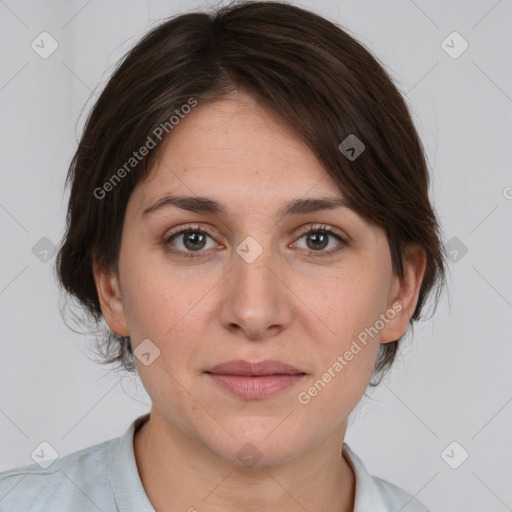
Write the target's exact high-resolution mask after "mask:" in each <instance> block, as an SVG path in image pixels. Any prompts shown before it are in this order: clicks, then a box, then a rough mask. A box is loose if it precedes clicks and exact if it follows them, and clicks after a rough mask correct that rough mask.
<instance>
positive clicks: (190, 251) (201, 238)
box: [164, 226, 217, 258]
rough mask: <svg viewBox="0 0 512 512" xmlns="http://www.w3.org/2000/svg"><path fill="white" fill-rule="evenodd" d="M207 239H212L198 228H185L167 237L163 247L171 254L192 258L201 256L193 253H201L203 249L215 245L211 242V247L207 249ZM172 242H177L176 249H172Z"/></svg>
mask: <svg viewBox="0 0 512 512" xmlns="http://www.w3.org/2000/svg"><path fill="white" fill-rule="evenodd" d="M208 238H210V239H212V237H211V235H209V234H208V233H207V232H206V231H204V230H202V229H199V227H194V226H187V227H186V228H184V229H181V230H179V231H177V232H174V233H171V234H170V235H169V236H167V237H166V238H165V240H164V246H165V249H166V250H167V251H169V252H170V253H172V254H176V255H178V256H185V257H191V258H194V257H197V256H200V255H201V254H194V253H202V252H204V251H203V249H205V248H206V249H209V248H212V247H215V245H217V244H216V243H215V242H213V245H212V246H210V247H207V239H208ZM174 240H176V241H177V243H176V245H178V249H174V248H173V247H175V245H173V243H172V242H173V241H174ZM212 241H213V239H212Z"/></svg>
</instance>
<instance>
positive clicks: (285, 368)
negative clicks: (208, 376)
mask: <svg viewBox="0 0 512 512" xmlns="http://www.w3.org/2000/svg"><path fill="white" fill-rule="evenodd" d="M207 373H215V374H222V375H243V376H262V375H294V374H298V373H304V372H303V371H301V370H299V369H297V368H295V367H293V366H291V365H289V364H286V363H283V362H282V361H277V360H275V359H267V360H265V361H259V362H254V363H251V362H250V361H245V360H244V359H235V360H233V361H227V362H225V363H220V364H218V365H216V366H214V367H213V368H211V369H210V370H207Z"/></svg>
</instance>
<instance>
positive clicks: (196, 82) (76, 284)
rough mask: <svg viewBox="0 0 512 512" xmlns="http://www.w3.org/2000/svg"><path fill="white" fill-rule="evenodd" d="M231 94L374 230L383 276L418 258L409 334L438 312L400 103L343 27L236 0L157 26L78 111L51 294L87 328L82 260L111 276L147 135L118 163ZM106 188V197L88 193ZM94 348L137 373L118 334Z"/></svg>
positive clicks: (414, 157)
mask: <svg viewBox="0 0 512 512" xmlns="http://www.w3.org/2000/svg"><path fill="white" fill-rule="evenodd" d="M237 89H238V90H243V91H245V92H248V93H249V94H251V95H252V96H253V97H255V98H256V99H258V100H260V101H262V102H263V103H264V104H265V105H267V106H269V107H270V108H271V109H272V110H273V111H274V112H275V113H276V114H277V115H278V116H280V118H281V119H283V120H285V121H286V122H288V123H289V124H290V125H291V126H292V127H293V128H294V129H295V130H296V132H297V134H298V136H299V137H301V139H302V140H303V141H304V143H305V144H307V145H308V147H309V148H311V150H312V151H313V152H314V154H315V155H316V156H317V158H318V159H319V161H320V162H321V163H322V164H323V165H324V166H325V169H326V171H327V172H328V174H329V175H330V176H331V177H332V178H333V179H334V181H335V182H336V183H337V184H338V186H339V188H340V190H341V191H342V192H343V195H344V196H345V197H346V199H347V200H348V201H349V205H350V207H351V208H353V209H354V210H355V211H356V212H358V214H359V215H361V216H362V217H363V218H364V219H365V220H367V221H368V222H370V223H373V224H376V225H378V226H381V227H382V228H384V229H385V231H386V234H387V238H388V242H389V247H390V251H391V258H392V265H393V272H394V274H395V275H397V276H400V277H401V278H403V276H404V274H403V270H404V267H403V264H404V261H407V251H406V248H407V246H408V245H409V244H411V243H413V244H419V245H420V246H421V247H422V248H423V250H424V251H425V253H426V259H427V263H426V270H425V274H424V278H423V282H422V284H421V288H420V293H419V297H418V302H417V305H416V309H415V311H414V314H413V316H412V318H411V319H410V321H409V325H410V326H411V327H413V323H414V321H416V320H418V319H420V315H421V312H422V310H423V308H424V304H425V302H426V299H427V297H428V296H429V294H430V292H431V291H432V289H433V288H434V286H435V285H436V284H438V285H439V284H440V285H441V286H439V287H438V290H437V294H436V306H437V301H438V299H439V295H440V293H439V292H440V291H442V285H444V284H445V280H446V278H445V258H446V256H445V253H444V248H443V245H442V244H441V241H440V234H439V226H438V222H437V219H436V216H435V213H434V211H433V209H432V207H431V204H430V201H429V196H428V192H429V174H428V169H427V165H426V161H425V157H424V153H423V148H422V146H421V143H420V141H419V137H418V134H417V132H416V130H415V127H414V125H413V122H412V120H411V117H410V115H409V111H408V109H407V106H406V104H405V102H404V99H403V98H402V96H401V94H400V93H399V91H398V89H397V87H396V86H395V85H394V84H393V82H392V80H391V78H390V77H389V76H388V74H387V73H386V71H385V70H384V69H383V67H382V65H381V64H379V62H378V61H377V60H376V59H375V58H374V57H373V56H372V55H371V54H370V53H369V51H368V50H366V49H365V48H364V47H363V46H362V45H361V44H360V43H359V42H357V41H356V40H355V39H354V38H353V37H351V36H350V35H348V34H347V32H345V31H344V30H343V29H341V28H340V27H339V26H337V25H336V24H334V23H332V22H330V21H328V20H326V19H325V18H323V17H320V16H318V15H316V14H314V13H312V12H309V11H307V10H304V9H301V8H299V7H296V6H292V5H289V4H286V3H281V2H268V1H266V2H243V3H238V4H230V5H228V6H224V7H221V8H219V9H217V10H215V11H214V12H211V13H210V12H193V13H187V14H182V15H179V16H176V17H174V18H171V19H168V20H166V21H165V22H164V23H162V24H160V25H159V26H157V27H156V28H154V29H152V30H151V31H150V32H148V33H147V34H146V35H145V36H144V37H143V38H142V39H141V40H140V42H139V43H138V44H137V45H136V46H135V47H134V48H133V49H132V50H131V51H129V52H128V53H127V55H126V56H125V57H124V58H123V60H122V61H121V62H120V63H119V64H118V66H117V68H116V69H115V71H114V73H113V74H112V76H111V78H110V79H109V81H108V83H107V85H106V87H105V88H104V90H103V91H102V93H101V95H100V96H99V98H98V100H97V102H96V104H95V105H94V107H93V109H92V111H91V112H90V114H89V116H88V119H87V121H86V124H85V128H84V131H83V134H82V137H81V140H80V142H79V145H78V149H77V151H76V153H75V155H74V157H73V160H72V162H71V164H70V168H69V172H68V175H67V179H66V185H68V184H71V194H70V198H69V205H68V211H67V219H66V220H67V225H66V232H65V235H64V237H63V240H62V243H61V246H60V248H59V251H58V254H57V258H56V274H57V279H58V281H59V283H60V285H61V286H62V287H63V288H64V289H65V290H66V291H67V292H68V293H69V294H71V295H72V296H73V297H74V299H76V300H77V301H78V304H79V305H81V306H82V308H83V310H84V311H85V312H86V314H87V315H88V316H89V317H92V318H93V319H94V321H95V322H96V325H99V322H101V321H102V312H101V308H100V303H99V300H98V295H97V290H96V286H95V282H94V279H93V273H92V266H93V262H98V263H99V264H100V265H101V266H102V267H103V268H105V269H111V270H114V269H115V270H116V271H117V262H118V255H119V249H120V242H121V234H122V227H123V220H124V214H125V210H126V205H127V202H128V199H129V197H130V194H131V192H132V191H133V189H134V187H135V186H136V185H137V184H138V183H139V182H141V181H142V180H144V179H145V177H147V176H148V174H149V172H150V171H151V169H152V164H153V163H154V161H155V158H156V156H157V154H158V151H157V150H158V148H159V147H160V140H155V139H157V137H154V136H153V137H152V140H153V142H154V143H155V144H156V146H157V148H156V150H152V151H149V153H148V154H147V156H145V157H144V158H143V159H141V160H140V161H137V162H136V163H135V162H133V161H132V163H134V164H135V165H133V170H132V169H131V168H129V169H127V166H126V162H128V161H130V158H132V157H133V152H134V150H137V149H138V148H140V147H142V146H143V145H145V144H146V143H147V141H148V137H151V134H155V133H160V132H155V130H158V129H160V130H161V127H162V126H167V130H166V132H167V131H169V132H170V129H171V128H172V127H170V123H169V119H170V118H171V116H172V115H173V114H175V113H178V112H177V111H179V109H180V108H181V107H182V106H183V105H185V104H187V103H189V104H190V100H191V98H192V99H194V101H197V102H198V103H199V104H201V103H204V102H206V101H212V100H215V99H219V98H221V97H223V96H224V95H226V94H229V93H230V92H233V91H234V90H237ZM165 123H167V124H165ZM159 127H160V128H159ZM351 134H352V135H355V136H356V137H357V138H358V139H359V140H361V141H362V142H363V144H364V145H365V149H364V151H363V152H362V153H361V154H360V155H359V156H358V157H357V158H356V159H349V158H347V156H346V154H344V153H343V152H342V151H341V150H340V148H339V145H340V143H341V142H342V141H344V140H345V139H346V138H347V137H348V136H349V135H351ZM162 140H165V138H162ZM123 166H124V167H123ZM122 168H124V169H125V171H126V172H121V169H122ZM116 171H119V172H118V174H117V176H118V177H119V179H118V180H117V181H116V182H115V183H114V182H113V181H112V178H113V177H114V174H115V173H116ZM121 175H122V179H120V177H121ZM109 180H110V181H109ZM107 182H110V183H111V185H112V186H105V185H106V183H107ZM107 189H108V195H107V194H104V193H103V192H101V193H98V190H103V191H106V190H107ZM98 196H103V197H99V198H98ZM399 341H400V340H396V341H395V342H391V343H386V344H382V345H381V346H380V351H379V355H378V359H377V363H376V366H375V370H374V375H373V377H375V378H376V380H375V381H374V382H371V383H370V385H372V386H374V385H377V384H378V383H379V382H380V381H381V379H382V377H383V375H384V374H385V372H386V371H387V369H389V368H390V366H391V364H392V362H393V360H394V359H395V355H396V353H397V348H398V343H399ZM99 346H100V351H101V354H102V356H101V361H100V362H103V363H107V364H111V363H117V364H118V367H119V368H121V369H125V370H128V371H136V367H135V364H134V359H133V353H132V351H131V346H130V339H129V338H124V337H121V336H118V335H117V334H115V333H114V332H112V331H111V330H110V329H108V328H107V330H106V332H104V333H103V336H102V338H101V343H100V344H99Z"/></svg>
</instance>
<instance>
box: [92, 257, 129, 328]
mask: <svg viewBox="0 0 512 512" xmlns="http://www.w3.org/2000/svg"><path fill="white" fill-rule="evenodd" d="M93 275H94V282H95V284H96V290H97V292H98V299H99V301H100V306H101V311H102V313H103V317H104V318H105V321H106V322H107V324H108V326H109V327H110V328H111V329H112V331H114V332H115V333H116V334H117V335H119V336H129V335H130V332H129V330H128V326H127V322H126V314H125V310H124V303H123V297H122V293H121V287H120V285H119V278H118V276H117V275H116V274H115V273H114V272H111V271H107V270H105V269H101V268H100V267H99V266H98V265H96V264H94V265H93Z"/></svg>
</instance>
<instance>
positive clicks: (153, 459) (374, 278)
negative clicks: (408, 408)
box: [94, 92, 425, 512]
mask: <svg viewBox="0 0 512 512" xmlns="http://www.w3.org/2000/svg"><path fill="white" fill-rule="evenodd" d="M171 135H172V136H169V137H168V139H167V140H166V141H165V146H164V147H163V151H162V153H161V156H160V158H159V159H158V161H157V163H156V164H155V168H154V169H153V170H152V173H151V174H150V176H149V178H148V179H147V180H146V181H144V182H142V183H139V185H138V186H137V187H136V188H135V189H134V191H133V193H132V195H131V197H130V200H129V202H128V205H127V210H126V216H125V221H124V226H123V233H122V243H121V250H120V255H119V275H116V274H115V273H112V272H109V271H107V270H104V269H100V268H98V267H97V266H96V265H95V266H94V276H95V282H96V286H97V289H98V294H99V298H100V303H101V307H102V311H103V314H104V316H105V319H106V321H107V323H108V325H109V326H110V327H111V329H112V330H113V331H115V332H116V333H118V334H119V335H122V336H130V338H131V341H132V347H133V348H134V349H136V347H137V346H138V344H139V343H141V342H142V340H145V339H150V340H151V341H152V343H154V344H155V345H156V346H157V347H158V348H159V350H160V355H159V357H157V358H156V359H155V360H154V361H153V362H152V363H151V364H150V365H148V366H146V365H144V364H142V363H141V361H140V360H139V359H138V358H136V362H137V367H138V372H139V375H140V378H141V380H142V382H143V384H144V387H145V388H146V390H147V392H148V394H149V396H150V397H151V400H152V408H151V416H150V419H149V421H148V422H147V423H145V424H144V425H143V427H142V428H141V429H140V430H139V431H138V432H137V433H136V435H135V438H134V450H135V457H136V461H137V466H138V470H139V474H140V476H141V480H142V483H143V486H144V488H145V490H146V493H147V495H148V497H149V499H150V501H151V502H152V504H153V506H154V508H155V509H156V510H157V511H158V512H166V511H176V510H184V511H185V510H190V511H192V510H198V511H199V512H202V511H208V512H216V511H220V510H222V511H225V510H240V511H261V510H266V511H269V512H271V511H276V512H277V511H280V512H283V511H303V510H304V509H305V510H316V511H327V510H329V511H332V510H335V511H339V512H342V511H343V512H349V511H352V510H353V507H354V490H355V482H354V475H353V472H352V470H351V468H350V466H349V464H348V463H347V461H346V459H345V458H344V457H343V455H342V454H341V447H342V443H343V440H344V436H345V431H346V426H347V420H348V416H349V414H350V412H351V411H352V410H353V409H354V407H355V406H356V405H357V403H358V402H359V400H360V398H361V397H362V395H363V394H364V391H365V389H366V388H367V385H368V382H369V380H370V377H371V374H372V370H373V368H374V366H375V362H376V358H377V353H378V349H379V345H380V343H387V342H390V341H394V340H396V339H398V338H399V337H400V336H402V335H403V334H404V333H405V332H406V330H407V327H408V321H409V318H410V317H411V316H412V314H413V312H414V308H415V306H416V303H417V299H418V294H419V288H420V285H421V280H422V278H423V275H424V270H425V254H424V252H423V251H422V250H420V249H419V248H413V247H411V256H410V260H409V263H408V264H407V265H406V267H405V279H404V280H403V281H400V280H399V278H398V277H397V276H395V275H393V273H392V268H391V256H390V251H389V246H388V242H387V239H386V235H385V232H384V231H383V230H382V229H380V228H378V227H375V226H373V225H370V224H368V223H367V222H366V221H364V220H363V219H362V217H360V216H359V215H357V214H356V213H355V212H353V211H352V210H349V209H332V210H325V211H320V212H315V213H308V214H301V215H297V216H289V217H285V218H283V219H282V220H279V221H278V220H277V218H276V215H277V211H278V210H279V208H280V207H282V206H283V205H284V204H285V203H287V202H288V201H290V200H292V199H295V198H304V197H311V198H312V197H325V196H328V197H341V196H342V193H341V192H340V191H339V189H338V188H337V187H336V185H335V184H334V182H333V181H332V180H331V178H330V177H329V176H328V175H327V173H326V171H325V170H324V168H323V166H322V165H321V164H320V162H319V161H318V160H317V159H316V158H315V156H314V155H313V153H312V152H311V151H310V150H309V149H308V148H307V147H306V146H305V145H304V143H303V142H301V141H300V139H299V138H298V136H297V134H295V133H294V131H293V130H292V129H291V128H290V127H288V126H287V125H285V124H284V123H283V122H282V121H280V120H279V119H277V118H275V117H274V115H273V113H272V112H271V111H269V110H268V109H267V108H266V107H264V106H262V105H261V104H259V103H258V102H256V101H255V100H254V99H252V98H251V97H250V96H247V95H246V94H244V93H241V92H239V93H237V94H234V95H232V96H230V97H228V98H226V99H223V100H221V101H216V102H214V103H208V104H204V105H201V104H200V103H199V104H198V106H197V107H196V108H195V109H194V110H193V111H192V112H191V113H190V114H188V115H187V116H186V117H185V118H184V119H183V120H181V121H180V123H179V125H177V126H175V128H174V129H173V131H172V132H171ZM283 184H286V185H285V186H283ZM169 192H172V193H173V194H176V195H198V196H208V197H211V198H213V199H216V200H218V201H221V202H222V203H225V205H226V207H227V209H228V213H227V215H225V216H224V215H223V216H220V215H214V214H210V213H193V212H190V211H186V210H182V209H179V208H176V207H170V208H168V209H165V210H160V211H158V213H154V214H152V215H148V216H146V217H143V216H142V211H143V210H144V209H146V208H147V207H149V206H151V205H152V204H153V203H155V202H156V201H157V200H158V199H160V198H161V197H162V196H164V195H165V194H166V193H169ZM188 223H193V224H197V226H196V227H199V229H201V228H203V229H208V230H209V232H210V233H211V234H212V236H211V237H210V236H209V235H208V236H206V242H205V243H198V241H197V238H196V239H193V238H192V239H190V237H188V238H187V236H186V235H185V236H184V235H179V236H177V237H176V238H174V239H173V241H171V242H168V243H167V246H171V247H172V248H174V249H176V250H181V251H183V252H187V251H188V253H194V254H199V256H198V257H196V258H187V257H184V256H177V255H172V254H170V253H168V252H167V251H166V250H165V247H166V239H167V238H168V236H169V235H170V234H171V230H173V229H174V230H175V231H177V230H179V229H180V228H181V227H187V224H188ZM324 224H325V225H326V226H327V228H332V229H333V231H335V232H336V233H337V234H339V235H340V236H341V237H342V238H344V239H345V240H347V241H349V245H347V246H344V247H343V248H342V249H341V250H340V251H338V252H336V253H333V254H332V255H331V256H324V257H322V256H319V254H321V253H324V254H325V253H327V252H328V251H329V250H330V249H334V248H336V247H339V244H340V242H339V241H338V240H337V239H336V238H334V237H332V236H331V237H330V238H329V241H328V244H327V245H325V244H324V245H322V240H321V241H320V242H319V241H318V240H315V238H314V237H313V238H312V237H311V235H309V236H308V235H303V232H301V231H300V230H301V229H302V228H307V227H310V226H313V227H315V228H318V227H320V226H322V225H324ZM248 236H251V237H253V238H254V239H255V240H256V241H257V242H258V243H259V245H260V247H261V248H262V250H263V252H262V253H261V254H260V256H259V257H258V258H256V259H255V260H254V261H253V262H252V263H247V262H246V261H245V260H244V259H243V258H241V257H240V256H239V255H238V254H237V252H236V248H237V246H239V245H240V244H241V242H242V241H244V239H245V238H246V237H248ZM196 237H197V235H196ZM308 240H309V243H308ZM185 244H187V245H185ZM194 244H195V245H194ZM315 244H316V245H315ZM195 247H199V252H198V251H197V250H196V251H194V248H195ZM201 251H202V252H201ZM397 302H398V303H400V304H401V305H402V309H401V311H400V312H398V313H396V314H395V315H394V318H393V319H392V320H388V322H387V323H385V326H384V328H383V329H382V330H381V331H380V333H379V335H377V336H374V337H370V338H369V342H368V344H367V345H366V346H364V348H362V350H361V351H360V352H359V353H358V354H357V355H355V356H354V358H353V359H352V360H351V361H350V362H349V363H348V364H347V365H346V366H345V367H344V368H343V370H342V371H341V372H338V373H337V374H336V377H335V378H332V380H331V381H330V382H329V383H328V384H327V385H326V386H325V387H324V388H323V389H322V391H321V392H319V393H318V394H317V395H316V396H314V397H312V398H311V400H310V401H309V403H307V404H301V403H300V402H299V401H298V399H297V395H298V393H299V392H301V391H304V390H306V391H307V390H308V388H309V387H311V386H312V385H313V383H315V381H317V380H318V379H320V378H321V377H322V374H324V373H325V372H326V371H327V369H328V368H329V367H332V365H333V363H334V362H335V361H336V358H337V357H338V356H339V355H342V354H344V352H345V351H346V350H348V349H349V347H350V345H351V343H352V341H353V340H354V339H355V338H356V336H357V335H358V334H359V333H360V332H362V331H364V329H365V328H369V327H370V326H373V325H374V324H375V322H376V320H377V319H379V315H381V314H385V313H386V311H388V310H390V309H391V308H392V305H393V304H394V303H397ZM238 358H240V359H247V360H251V361H261V360H264V359H278V360H281V361H284V362H286V363H288V364H291V365H293V366H295V367H296V368H298V369H300V370H301V371H303V372H305V373H306V375H305V377H303V378H302V380H301V381H300V382H299V383H297V384H296V385H294V386H292V387H291V388H288V389H286V390H284V391H281V392H280V393H278V394H277V395H274V396H272V397H270V398H265V399H257V400H246V399H242V398H240V397H238V396H235V395H232V394H231V393H229V392H228V391H226V390H224V389H223V388H221V387H220V386H218V385H217V384H216V383H214V382H212V380H211V378H210V377H209V376H208V375H207V374H205V373H204V372H205V370H208V369H209V368H211V367H212V366H214V365H216V364H218V363H220V362H224V361H229V360H232V359H238ZM247 442H251V443H253V444H254V445H255V446H256V447H257V449H258V452H259V453H260V455H261V458H260V459H259V460H258V461H257V463H256V464H254V465H252V466H248V465H245V464H244V463H242V462H241V461H240V460H239V459H238V457H237V452H238V450H240V449H241V448H242V447H243V446H244V445H245V444H246V443H247ZM320 482H321V486H320V485H319V483H320Z"/></svg>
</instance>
